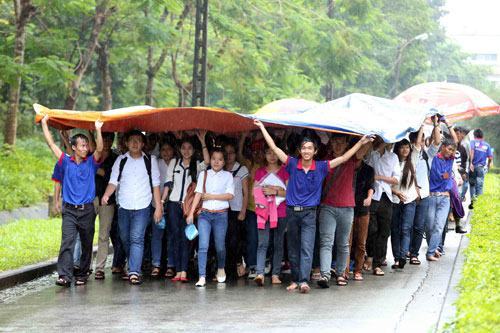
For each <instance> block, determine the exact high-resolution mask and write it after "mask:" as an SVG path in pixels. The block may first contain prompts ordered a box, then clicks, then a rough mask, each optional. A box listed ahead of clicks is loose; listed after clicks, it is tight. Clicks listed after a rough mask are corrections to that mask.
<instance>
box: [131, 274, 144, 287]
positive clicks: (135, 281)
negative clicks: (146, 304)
mask: <svg viewBox="0 0 500 333" xmlns="http://www.w3.org/2000/svg"><path fill="white" fill-rule="evenodd" d="M128 280H129V281H130V284H133V285H139V284H141V283H142V281H141V279H140V278H139V276H138V275H136V274H132V275H130V277H129V278H128Z"/></svg>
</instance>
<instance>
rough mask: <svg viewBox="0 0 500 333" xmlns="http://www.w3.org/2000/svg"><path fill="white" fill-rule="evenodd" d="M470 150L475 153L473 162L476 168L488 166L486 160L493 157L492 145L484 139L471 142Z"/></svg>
mask: <svg viewBox="0 0 500 333" xmlns="http://www.w3.org/2000/svg"><path fill="white" fill-rule="evenodd" d="M470 148H471V149H472V150H473V151H474V159H473V160H472V164H473V165H474V166H477V165H483V166H484V165H486V159H488V158H489V157H490V158H491V157H493V154H492V153H491V147H490V145H489V144H488V143H487V142H486V141H484V140H482V139H474V140H471V142H470Z"/></svg>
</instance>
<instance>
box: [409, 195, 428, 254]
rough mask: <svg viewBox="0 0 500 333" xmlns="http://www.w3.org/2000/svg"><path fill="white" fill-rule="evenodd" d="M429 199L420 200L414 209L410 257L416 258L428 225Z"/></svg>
mask: <svg viewBox="0 0 500 333" xmlns="http://www.w3.org/2000/svg"><path fill="white" fill-rule="evenodd" d="M428 209H429V197H426V198H424V199H420V201H419V202H418V203H417V204H416V207H415V217H414V219H413V229H412V233H411V242H410V257H418V251H419V250H420V246H421V245H422V240H423V238H424V231H425V228H426V225H427V224H428V220H427V217H428V214H427V210H428Z"/></svg>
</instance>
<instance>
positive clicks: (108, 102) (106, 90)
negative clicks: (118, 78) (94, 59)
mask: <svg viewBox="0 0 500 333" xmlns="http://www.w3.org/2000/svg"><path fill="white" fill-rule="evenodd" d="M108 59H109V41H106V42H104V43H103V44H102V45H101V47H100V48H99V69H100V72H101V90H102V109H103V110H111V109H112V108H113V95H112V91H111V85H112V83H113V80H112V78H111V71H110V70H109V61H108Z"/></svg>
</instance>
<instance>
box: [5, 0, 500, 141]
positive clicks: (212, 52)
mask: <svg viewBox="0 0 500 333" xmlns="http://www.w3.org/2000/svg"><path fill="white" fill-rule="evenodd" d="M29 2H30V3H32V6H33V7H34V12H33V13H32V16H30V18H29V20H27V22H26V36H25V50H24V61H23V62H22V63H20V62H18V61H16V56H15V49H16V39H17V37H16V30H18V29H19V24H16V22H17V21H16V11H15V8H16V4H23V3H26V1H21V0H14V1H12V0H9V1H7V0H0V41H1V42H0V110H1V117H0V121H2V122H4V121H5V119H6V116H5V115H6V114H7V110H8V109H9V93H10V91H11V89H12V86H13V85H14V84H15V82H16V80H18V79H19V78H21V79H22V81H21V82H22V83H21V89H20V102H19V112H18V113H17V117H18V119H19V121H18V135H21V136H22V135H30V134H31V133H32V132H33V131H34V125H33V121H32V119H33V112H32V107H31V105H32V104H33V103H34V102H37V103H41V104H44V105H47V106H50V107H52V108H64V107H66V108H75V109H79V110H102V109H109V108H118V107H125V106H131V105H141V104H145V103H146V104H151V105H153V106H158V107H167V106H185V105H190V101H191V95H190V94H191V89H192V61H193V44H194V24H195V2H196V1H195V0H127V1H125V0H95V1H87V0H33V1H29ZM443 2H444V0H321V1H305V0H273V1H268V0H249V1H241V0H235V1H225V0H210V1H209V23H208V26H209V29H208V83H207V104H208V105H210V106H218V107H224V108H227V109H230V110H234V111H239V112H252V111H254V110H256V109H257V108H259V107H260V106H262V105H263V104H265V103H268V102H271V101H273V100H276V99H280V98H287V97H302V98H306V99H312V100H316V101H324V100H331V99H334V98H338V97H341V96H344V95H346V94H349V93H353V92H361V93H367V94H372V95H377V96H382V97H393V96H394V95H396V94H397V93H399V92H401V91H403V90H404V89H406V88H408V87H410V86H412V85H414V84H418V83H421V82H426V81H436V80H438V81H442V80H448V81H453V82H458V83H464V84H470V85H473V86H474V87H475V88H478V89H481V90H484V91H486V92H487V93H491V92H494V87H493V86H489V85H488V83H487V82H486V80H485V77H486V75H487V73H488V69H487V68H479V67H478V66H473V65H471V64H470V63H469V62H468V60H467V55H465V54H463V53H462V52H461V51H460V50H459V48H458V47H457V46H456V45H454V44H453V43H452V42H451V41H449V40H448V39H447V38H446V36H445V33H444V31H443V29H442V27H440V26H439V23H438V20H439V18H440V17H441V16H442V15H443V12H442V6H443ZM17 23H18V22H17ZM422 34H426V36H428V38H427V39H425V40H414V38H415V37H416V36H419V35H422ZM398 62H399V64H397V65H398V68H397V69H398V75H395V69H396V68H395V66H396V63H398ZM395 80H397V84H395ZM494 97H498V94H496V95H495V94H494Z"/></svg>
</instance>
